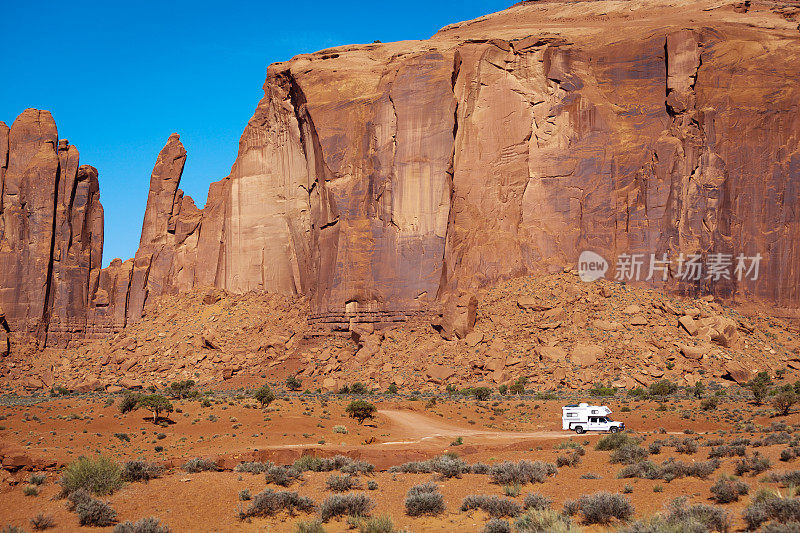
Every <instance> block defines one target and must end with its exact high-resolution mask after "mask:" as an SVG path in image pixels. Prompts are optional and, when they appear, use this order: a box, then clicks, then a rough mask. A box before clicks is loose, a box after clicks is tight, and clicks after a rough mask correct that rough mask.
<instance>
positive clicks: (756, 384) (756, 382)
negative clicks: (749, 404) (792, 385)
mask: <svg viewBox="0 0 800 533" xmlns="http://www.w3.org/2000/svg"><path fill="white" fill-rule="evenodd" d="M770 385H772V378H770V377H769V373H767V372H766V371H762V372H759V373H758V374H756V377H754V378H753V379H751V380H750V381H749V382H748V383H747V385H746V386H747V388H748V389H750V392H751V393H753V400H754V401H755V403H756V405H762V404H763V403H764V399H765V398H766V397H767V395H768V394H769V387H770Z"/></svg>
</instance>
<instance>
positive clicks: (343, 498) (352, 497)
mask: <svg viewBox="0 0 800 533" xmlns="http://www.w3.org/2000/svg"><path fill="white" fill-rule="evenodd" d="M374 507H375V502H374V501H372V498H370V497H369V496H367V495H366V494H334V495H333V496H328V498H327V499H325V501H324V502H322V505H321V506H320V515H321V516H322V521H323V522H327V521H328V520H330V519H331V518H333V517H335V516H343V515H345V516H367V515H369V514H370V512H371V511H372V509H373V508H374Z"/></svg>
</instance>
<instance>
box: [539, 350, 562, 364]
mask: <svg viewBox="0 0 800 533" xmlns="http://www.w3.org/2000/svg"><path fill="white" fill-rule="evenodd" d="M536 350H537V351H538V352H539V356H540V357H541V358H542V361H551V362H557V361H564V360H565V359H566V358H567V351H566V350H565V349H564V348H562V347H560V346H539V347H538V348H537V349H536Z"/></svg>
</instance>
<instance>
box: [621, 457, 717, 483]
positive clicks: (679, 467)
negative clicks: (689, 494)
mask: <svg viewBox="0 0 800 533" xmlns="http://www.w3.org/2000/svg"><path fill="white" fill-rule="evenodd" d="M717 468H719V459H716V458H715V459H709V460H708V461H698V462H694V463H685V462H683V461H677V460H674V459H672V458H670V459H667V460H666V461H664V462H663V463H661V465H656V464H655V463H653V462H652V461H641V462H638V463H634V464H631V465H627V466H624V467H622V468H621V469H620V471H619V472H618V473H617V477H618V478H641V479H663V480H665V481H672V480H673V479H675V478H683V477H697V478H700V479H705V478H707V477H708V476H710V475H711V474H713V473H714V471H715V470H716V469H717Z"/></svg>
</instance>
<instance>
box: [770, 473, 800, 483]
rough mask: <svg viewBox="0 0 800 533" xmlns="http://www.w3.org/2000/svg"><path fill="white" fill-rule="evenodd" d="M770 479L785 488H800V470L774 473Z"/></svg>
mask: <svg viewBox="0 0 800 533" xmlns="http://www.w3.org/2000/svg"><path fill="white" fill-rule="evenodd" d="M768 479H769V480H770V481H772V482H774V483H780V484H781V485H783V486H784V487H800V470H790V471H788V472H772V473H770V474H769V475H768Z"/></svg>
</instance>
